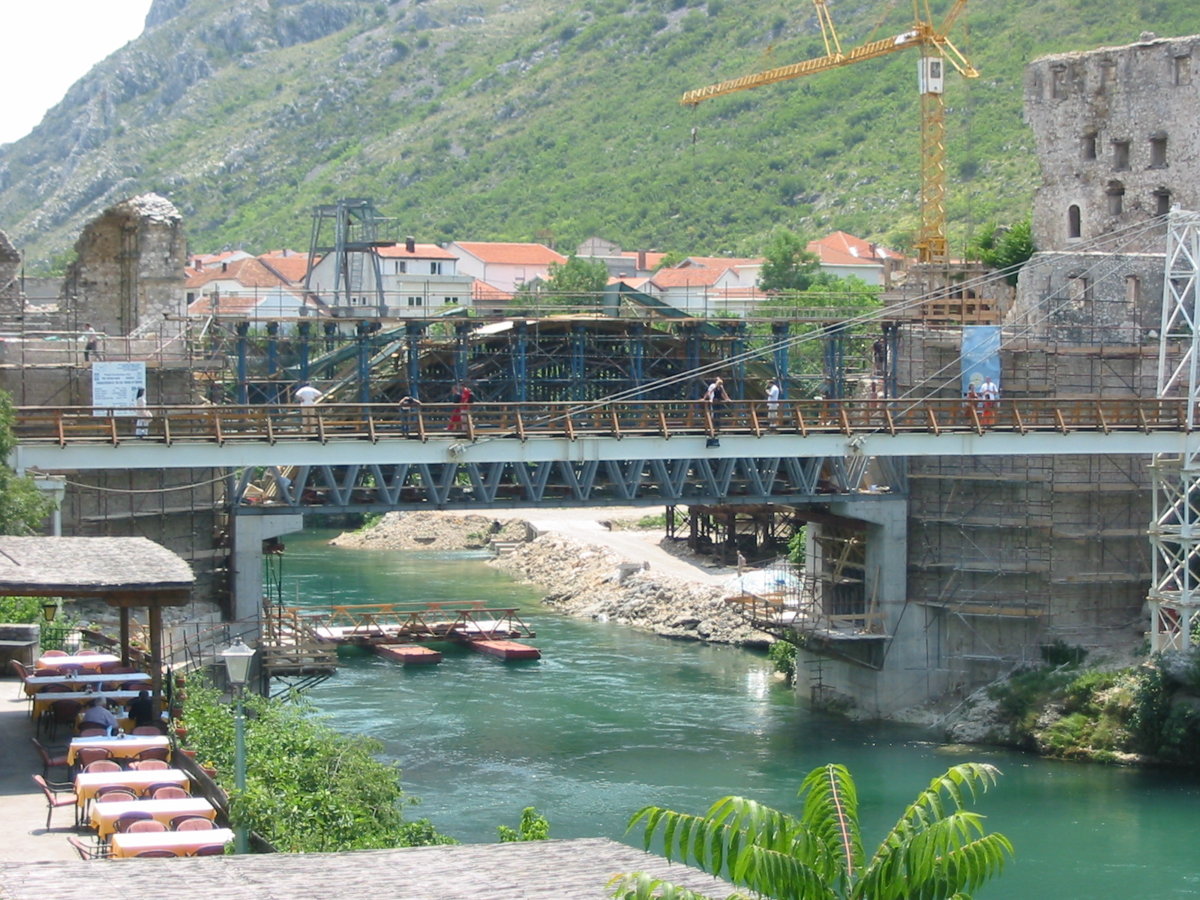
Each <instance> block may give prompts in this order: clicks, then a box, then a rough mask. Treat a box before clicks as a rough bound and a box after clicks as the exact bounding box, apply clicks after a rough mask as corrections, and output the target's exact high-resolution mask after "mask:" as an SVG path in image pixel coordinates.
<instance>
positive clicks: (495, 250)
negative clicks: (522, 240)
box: [446, 241, 567, 291]
mask: <svg viewBox="0 0 1200 900" xmlns="http://www.w3.org/2000/svg"><path fill="white" fill-rule="evenodd" d="M446 249H447V250H449V251H450V252H451V253H453V254H455V255H457V257H458V270H459V271H460V272H462V273H464V274H466V275H471V276H473V277H475V278H478V279H479V280H480V281H486V282H487V283H488V284H490V285H492V286H493V287H496V288H499V289H500V290H502V291H515V290H517V289H518V288H519V287H520V286H521V285H522V284H524V283H525V282H527V281H533V280H534V279H535V278H541V279H543V280H544V279H546V278H549V277H550V264H551V263H558V264H559V265H563V264H564V263H565V262H566V261H567V258H566V257H565V256H563V255H562V254H561V253H556V252H555V251H554V250H551V249H550V248H549V247H547V246H546V245H545V244H518V243H505V242H496V241H452V242H451V243H450V244H448V245H447V247H446Z"/></svg>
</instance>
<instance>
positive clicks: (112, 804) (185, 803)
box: [90, 797, 217, 840]
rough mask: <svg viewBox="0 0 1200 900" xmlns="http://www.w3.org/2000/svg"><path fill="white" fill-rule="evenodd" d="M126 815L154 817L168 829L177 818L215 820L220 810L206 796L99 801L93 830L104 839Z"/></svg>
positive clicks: (94, 816) (95, 804) (93, 821)
mask: <svg viewBox="0 0 1200 900" xmlns="http://www.w3.org/2000/svg"><path fill="white" fill-rule="evenodd" d="M127 813H149V814H150V816H151V818H153V819H156V820H157V821H159V822H162V823H163V824H164V825H166V826H167V827H168V828H170V827H171V820H172V819H174V818H176V817H177V816H203V817H204V818H206V819H215V818H216V817H217V810H216V807H214V806H213V805H212V804H211V803H209V802H208V801H207V800H205V799H204V798H203V797H180V798H178V799H175V800H114V801H108V802H105V801H104V800H97V801H96V802H95V803H93V804H92V811H91V813H90V819H91V823H92V827H93V828H95V829H96V834H97V835H98V836H99V837H100V839H101V840H108V836H109V835H111V834H112V833H113V831H115V830H116V824H117V819H119V818H121V816H123V815H126V814H127Z"/></svg>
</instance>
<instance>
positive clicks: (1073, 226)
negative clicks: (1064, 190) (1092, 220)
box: [1067, 203, 1083, 238]
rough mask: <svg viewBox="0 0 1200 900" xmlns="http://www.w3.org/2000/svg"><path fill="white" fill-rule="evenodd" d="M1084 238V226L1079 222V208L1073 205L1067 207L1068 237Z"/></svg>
mask: <svg viewBox="0 0 1200 900" xmlns="http://www.w3.org/2000/svg"><path fill="white" fill-rule="evenodd" d="M1082 236H1083V226H1082V224H1081V223H1080V221H1079V207H1078V206H1076V205H1075V204H1074V203H1072V204H1071V205H1070V206H1068V207H1067V237H1069V238H1077V237H1082Z"/></svg>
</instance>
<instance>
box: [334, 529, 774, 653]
mask: <svg viewBox="0 0 1200 900" xmlns="http://www.w3.org/2000/svg"><path fill="white" fill-rule="evenodd" d="M531 534H532V530H531V529H530V528H529V527H528V526H527V525H526V523H525V521H524V520H522V519H495V518H492V517H486V516H478V515H459V514H455V513H425V512H412V513H388V514H387V515H386V516H384V518H383V519H382V520H381V521H380V522H378V523H376V524H374V525H373V526H370V527H368V528H365V529H363V530H361V531H357V532H348V533H346V534H343V535H340V536H338V537H337V538H335V539H334V540H333V541H332V542H331V543H333V544H334V545H336V546H341V547H360V548H365V549H374V550H383V549H396V550H416V549H423V550H443V551H450V550H463V549H478V548H481V547H485V546H487V544H488V543H489V541H490V540H491V539H492V538H493V537H495V538H498V539H500V540H513V541H522V543H520V544H519V545H518V546H517V547H516V548H515V549H514V550H513V551H512V552H511V553H510V554H508V555H506V556H502V557H500V558H498V559H496V560H494V561H493V562H492V565H494V566H496V567H497V568H500V569H503V570H504V571H506V572H508V573H510V574H511V575H512V576H513V577H514V578H517V579H519V580H521V581H525V582H528V583H530V584H534V585H536V586H538V587H539V588H541V589H542V590H543V591H545V592H546V595H545V598H544V601H543V602H545V603H546V605H547V606H550V607H552V608H553V609H556V610H558V611H560V612H563V613H566V614H568V615H572V616H576V617H579V618H589V619H597V620H600V621H612V622H619V623H620V624H622V625H629V626H631V627H634V628H641V629H644V630H647V631H652V632H654V633H655V634H660V635H664V636H666V637H674V638H688V639H692V640H702V641H711V642H713V643H721V644H749V645H764V644H767V643H770V642H771V640H772V638H771V637H770V636H769V635H766V634H763V633H762V632H759V631H756V630H755V629H753V628H751V627H750V626H749V625H748V624H746V623H745V622H744V621H743V620H741V619H740V618H739V617H738V616H737V614H736V612H734V610H733V609H732V608H730V607H729V606H728V605H726V604H725V603H724V602H723V597H724V594H725V591H724V589H723V588H721V587H719V586H714V585H705V584H693V583H689V582H687V581H684V580H682V579H677V578H672V577H669V576H665V575H662V574H660V573H656V572H654V571H653V570H646V569H642V568H640V567H639V566H638V565H637V561H633V560H626V559H623V558H622V557H621V556H620V555H619V554H617V553H616V552H614V551H613V550H612V549H611V548H608V547H604V546H601V545H599V544H591V543H587V542H582V541H578V540H575V539H572V538H567V537H564V536H562V535H557V534H552V533H551V534H544V535H541V536H540V537H537V538H535V539H533V540H528V541H526V538H527V537H528V536H529V535H531Z"/></svg>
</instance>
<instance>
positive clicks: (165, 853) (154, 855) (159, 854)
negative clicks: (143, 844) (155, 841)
mask: <svg viewBox="0 0 1200 900" xmlns="http://www.w3.org/2000/svg"><path fill="white" fill-rule="evenodd" d="M133 855H134V858H135V859H166V858H167V857H169V856H178V855H179V854H178V853H176V852H175V851H174V850H143V851H141V852H140V853H135V854H133Z"/></svg>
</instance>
